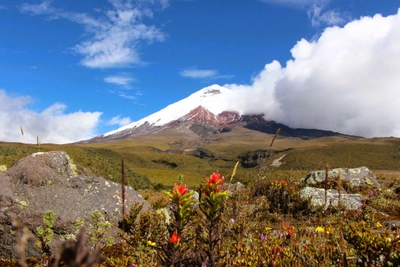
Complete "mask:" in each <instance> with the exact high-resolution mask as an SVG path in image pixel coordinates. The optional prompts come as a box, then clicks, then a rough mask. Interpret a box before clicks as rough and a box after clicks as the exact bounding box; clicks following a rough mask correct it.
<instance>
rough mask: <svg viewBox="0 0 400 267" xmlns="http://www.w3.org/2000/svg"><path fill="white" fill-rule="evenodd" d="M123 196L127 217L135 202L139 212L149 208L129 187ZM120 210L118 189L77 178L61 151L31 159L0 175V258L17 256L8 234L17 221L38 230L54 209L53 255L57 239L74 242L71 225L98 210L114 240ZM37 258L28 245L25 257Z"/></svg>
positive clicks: (97, 179) (12, 236)
mask: <svg viewBox="0 0 400 267" xmlns="http://www.w3.org/2000/svg"><path fill="white" fill-rule="evenodd" d="M125 195H126V203H125V204H126V211H127V212H129V209H130V207H131V205H133V204H134V203H139V204H141V203H143V204H144V209H143V210H147V209H148V208H149V205H148V204H147V202H146V201H145V200H143V199H142V198H141V196H140V195H139V194H138V193H137V192H136V191H135V190H134V189H133V188H130V187H127V189H126V194H125ZM121 207H122V200H121V185H119V184H116V183H113V182H110V181H107V180H106V179H104V178H102V177H89V176H76V174H75V172H74V165H73V164H72V161H71V159H70V158H69V156H68V154H67V153H65V152H63V151H53V152H48V153H35V154H32V155H31V156H28V157H25V158H23V159H21V160H20V161H18V162H17V163H16V164H15V165H14V166H13V167H11V168H10V169H9V170H8V171H6V172H4V173H1V174H0V240H1V242H0V258H16V257H17V252H16V250H15V244H16V239H15V233H14V232H13V230H12V223H13V221H15V220H16V221H18V222H20V223H23V224H25V225H26V226H28V228H29V229H30V230H31V231H36V228H37V227H38V226H39V225H43V215H44V213H45V212H46V211H47V210H52V211H53V212H54V213H55V214H56V222H55V225H54V228H53V230H54V232H55V238H54V240H53V241H52V243H51V247H52V249H53V250H56V248H57V245H58V243H59V242H58V240H62V238H63V237H64V238H65V237H69V238H71V237H72V238H73V234H74V233H76V232H77V229H76V227H75V226H74V224H75V222H76V221H77V220H79V219H84V221H85V225H86V226H88V225H89V224H90V223H91V222H92V219H91V215H92V213H93V212H94V211H96V210H98V211H100V212H101V214H102V215H103V216H104V218H105V219H106V220H108V221H109V222H110V223H111V225H112V228H111V231H110V234H111V235H113V236H114V237H117V236H118V235H117V233H118V231H119V230H118V229H117V225H118V221H120V220H121V219H122V216H121ZM89 232H90V229H89ZM39 253H40V251H39V249H38V248H36V247H35V246H33V244H29V245H28V247H27V256H39V255H40V254H39Z"/></svg>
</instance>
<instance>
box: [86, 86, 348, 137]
mask: <svg viewBox="0 0 400 267" xmlns="http://www.w3.org/2000/svg"><path fill="white" fill-rule="evenodd" d="M231 95H232V92H231V90H230V89H227V88H224V87H222V86H219V85H211V86H209V87H206V88H203V89H201V90H199V91H197V92H195V93H193V94H192V95H190V96H188V97H187V98H184V99H182V100H180V101H178V102H175V103H173V104H170V105H169V106H167V107H165V108H163V109H162V110H160V111H158V112H156V113H153V114H151V115H149V116H147V117H145V118H143V119H141V120H138V121H136V122H133V123H130V124H128V125H125V126H123V127H121V128H119V129H117V130H113V131H111V132H108V133H106V134H104V135H101V136H98V137H95V138H93V139H91V140H90V141H107V140H118V139H127V138H132V137H136V136H144V135H156V134H163V133H167V132H171V131H175V132H177V133H181V134H195V135H197V136H199V137H206V136H210V135H213V134H217V133H223V132H227V131H230V130H231V129H232V128H233V127H244V128H247V129H251V130H255V131H260V132H264V133H267V134H274V133H275V132H276V131H277V129H278V128H280V129H281V131H280V135H281V136H286V137H299V138H302V139H309V138H315V137H323V136H334V135H342V134H339V133H337V132H332V131H325V130H318V129H293V128H290V127H288V126H286V125H283V124H280V123H278V122H275V121H271V120H266V119H265V118H264V115H265V114H242V113H241V111H240V110H234V109H232V108H231V107H232V105H230V101H231Z"/></svg>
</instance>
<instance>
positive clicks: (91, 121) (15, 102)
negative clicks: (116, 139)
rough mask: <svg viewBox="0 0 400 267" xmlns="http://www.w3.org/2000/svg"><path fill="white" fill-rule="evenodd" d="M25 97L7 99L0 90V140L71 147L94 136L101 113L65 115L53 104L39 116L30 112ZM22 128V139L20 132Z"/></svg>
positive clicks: (63, 111) (38, 113) (62, 108)
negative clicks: (69, 145)
mask: <svg viewBox="0 0 400 267" xmlns="http://www.w3.org/2000/svg"><path fill="white" fill-rule="evenodd" d="M32 102H33V101H32V99H31V98H30V97H28V96H20V97H11V96H9V95H7V93H6V92H5V91H4V90H0V140H2V141H9V142H26V143H36V140H37V139H36V138H37V136H39V139H40V140H41V142H42V143H58V144H61V143H71V142H76V141H80V140H86V139H89V138H92V137H93V136H95V135H96V134H98V133H97V132H96V127H97V125H98V123H99V119H100V115H101V114H102V113H101V112H82V111H77V112H73V113H66V112H65V110H66V108H67V107H66V106H65V105H64V104H60V103H56V104H53V105H51V106H50V107H48V108H46V109H45V110H43V111H42V112H35V111H32V110H30V109H29V108H28V107H27V106H28V104H30V103H32ZM20 126H22V128H23V132H24V136H22V134H21V131H20Z"/></svg>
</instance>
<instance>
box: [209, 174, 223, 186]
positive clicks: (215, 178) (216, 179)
mask: <svg viewBox="0 0 400 267" xmlns="http://www.w3.org/2000/svg"><path fill="white" fill-rule="evenodd" d="M224 180H225V177H222V178H221V175H220V174H219V173H218V172H214V173H213V174H211V175H210V178H209V179H207V181H206V184H207V186H209V187H211V186H214V185H216V184H217V185H221V184H222V183H223V182H224Z"/></svg>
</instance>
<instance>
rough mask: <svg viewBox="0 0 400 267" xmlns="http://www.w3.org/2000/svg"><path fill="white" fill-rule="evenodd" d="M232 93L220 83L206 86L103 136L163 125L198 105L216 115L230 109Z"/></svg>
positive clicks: (204, 110)
mask: <svg viewBox="0 0 400 267" xmlns="http://www.w3.org/2000/svg"><path fill="white" fill-rule="evenodd" d="M231 93H232V92H231V90H229V89H227V88H224V87H222V86H219V85H211V86H208V87H205V88H203V89H201V90H199V91H197V92H195V93H193V94H191V95H190V96H188V97H187V98H184V99H182V100H180V101H178V102H175V103H173V104H171V105H169V106H167V107H165V108H163V109H162V110H160V111H158V112H156V113H153V114H151V115H150V116H147V117H145V118H143V119H141V120H138V121H136V122H132V123H130V124H128V125H125V126H123V127H121V128H119V129H117V130H113V131H111V132H108V133H106V134H104V135H103V136H109V135H113V134H117V133H119V132H122V131H126V130H128V129H135V128H138V127H140V126H142V125H144V124H146V125H148V126H151V127H155V126H163V125H165V124H167V123H170V122H172V121H175V120H178V119H179V118H181V117H183V116H185V115H187V114H189V113H190V112H192V111H193V110H194V109H196V108H198V107H203V111H202V112H207V111H208V112H209V115H210V116H212V115H213V116H216V115H218V114H220V113H222V112H223V111H227V110H229V99H230V96H231ZM192 113H193V112H192ZM211 114H212V115H211Z"/></svg>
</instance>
